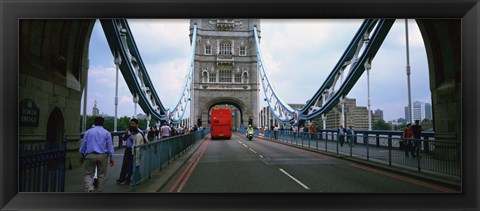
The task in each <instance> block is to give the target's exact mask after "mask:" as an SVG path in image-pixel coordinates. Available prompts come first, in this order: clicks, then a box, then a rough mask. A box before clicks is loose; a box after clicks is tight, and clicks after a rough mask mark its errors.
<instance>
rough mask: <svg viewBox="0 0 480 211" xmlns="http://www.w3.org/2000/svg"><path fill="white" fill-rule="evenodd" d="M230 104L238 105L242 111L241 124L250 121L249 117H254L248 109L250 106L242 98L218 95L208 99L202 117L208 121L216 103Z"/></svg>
mask: <svg viewBox="0 0 480 211" xmlns="http://www.w3.org/2000/svg"><path fill="white" fill-rule="evenodd" d="M222 104H228V105H232V106H234V107H236V108H237V109H238V110H239V112H240V117H239V118H240V119H239V125H237V126H240V125H243V124H245V123H246V122H248V119H249V118H252V116H253V113H252V112H251V111H250V110H249V109H248V107H247V106H246V105H245V103H243V102H242V101H241V100H240V99H237V98H232V97H217V98H213V99H210V100H209V101H207V102H206V103H205V104H204V106H203V107H202V111H204V112H203V113H202V119H204V120H206V121H205V122H208V118H209V113H210V110H211V109H212V108H213V107H214V106H216V105H222Z"/></svg>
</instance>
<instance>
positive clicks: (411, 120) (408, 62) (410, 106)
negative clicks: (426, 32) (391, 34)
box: [405, 19, 413, 122]
mask: <svg viewBox="0 0 480 211" xmlns="http://www.w3.org/2000/svg"><path fill="white" fill-rule="evenodd" d="M405 38H406V47H407V48H406V54H407V67H406V69H407V84H408V116H409V119H410V122H413V115H412V95H411V91H410V54H409V49H408V19H405Z"/></svg>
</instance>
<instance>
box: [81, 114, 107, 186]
mask: <svg viewBox="0 0 480 211" xmlns="http://www.w3.org/2000/svg"><path fill="white" fill-rule="evenodd" d="M104 121H105V120H104V119H103V117H95V119H94V124H95V127H94V128H91V129H89V130H87V131H86V132H85V135H84V137H83V140H82V143H81V145H80V149H79V152H80V157H81V160H80V162H81V163H82V164H84V171H83V180H84V182H85V192H93V191H94V190H95V186H94V185H93V181H94V180H93V175H94V173H95V168H97V177H98V188H97V191H98V192H102V191H103V187H104V185H105V176H106V175H107V163H108V160H109V159H110V166H111V167H112V166H113V165H114V164H115V161H114V160H113V154H114V150H113V142H112V135H111V134H110V132H108V131H107V130H105V128H103V123H104Z"/></svg>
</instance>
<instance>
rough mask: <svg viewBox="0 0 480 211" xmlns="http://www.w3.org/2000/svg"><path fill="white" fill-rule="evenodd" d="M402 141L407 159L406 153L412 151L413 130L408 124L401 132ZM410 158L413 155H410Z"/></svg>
mask: <svg viewBox="0 0 480 211" xmlns="http://www.w3.org/2000/svg"><path fill="white" fill-rule="evenodd" d="M402 136H403V140H404V142H403V143H404V147H405V157H408V153H409V152H411V151H412V138H413V130H412V125H411V124H410V123H408V124H407V126H406V127H405V129H404V130H403V135H402ZM412 156H414V155H413V153H412Z"/></svg>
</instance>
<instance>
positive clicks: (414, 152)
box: [412, 119, 422, 158]
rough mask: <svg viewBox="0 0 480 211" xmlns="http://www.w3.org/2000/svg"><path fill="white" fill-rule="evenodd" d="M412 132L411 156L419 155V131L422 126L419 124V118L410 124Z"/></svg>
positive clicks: (420, 131)
mask: <svg viewBox="0 0 480 211" xmlns="http://www.w3.org/2000/svg"><path fill="white" fill-rule="evenodd" d="M412 132H413V144H412V157H414V158H415V157H416V156H420V145H421V133H422V126H421V125H420V120H418V119H417V120H415V124H414V125H412Z"/></svg>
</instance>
